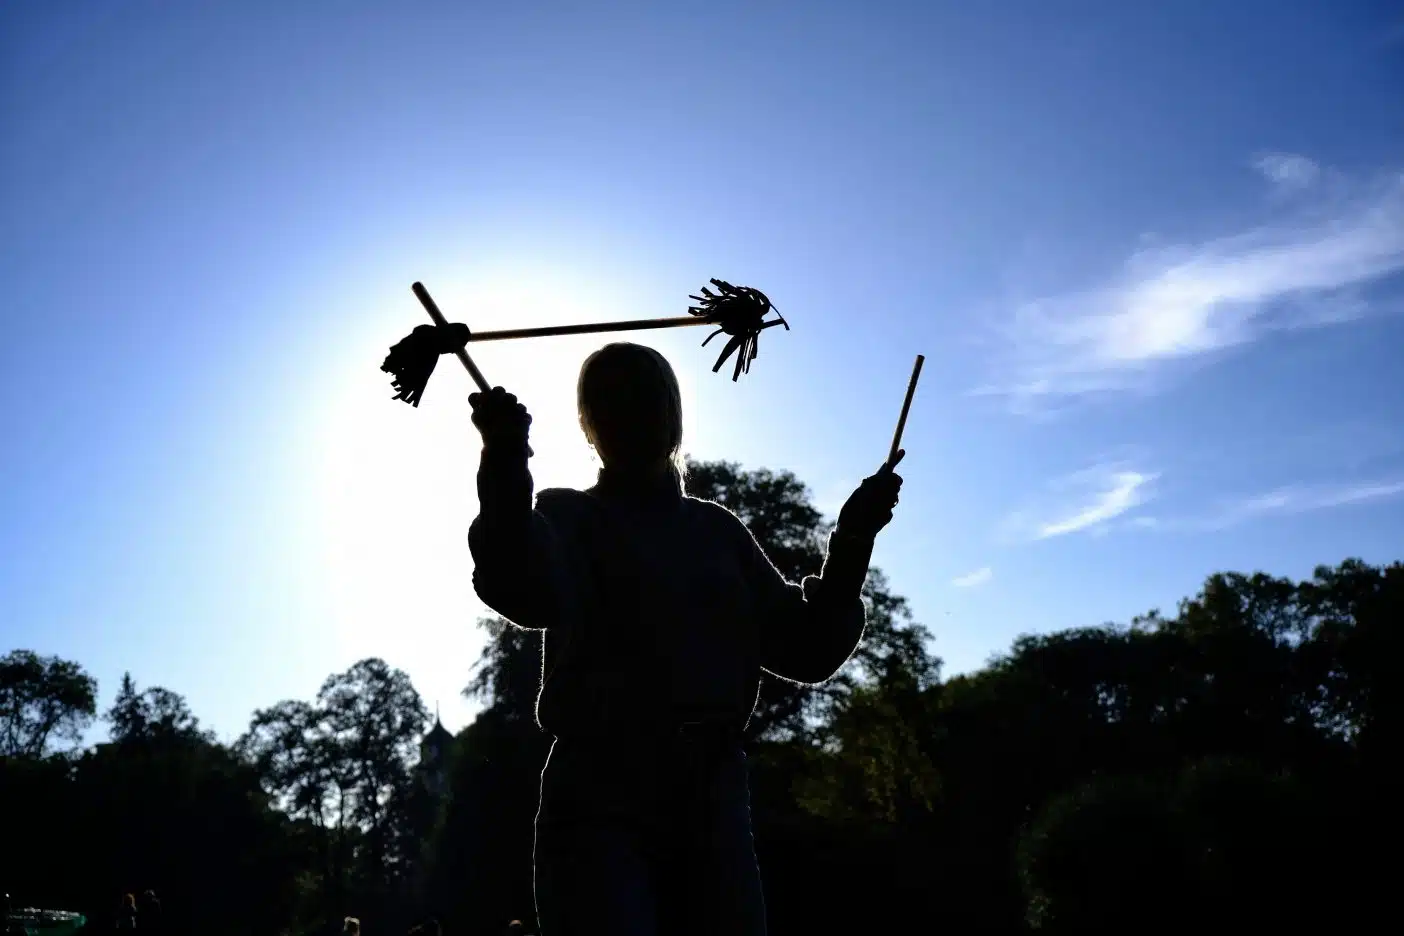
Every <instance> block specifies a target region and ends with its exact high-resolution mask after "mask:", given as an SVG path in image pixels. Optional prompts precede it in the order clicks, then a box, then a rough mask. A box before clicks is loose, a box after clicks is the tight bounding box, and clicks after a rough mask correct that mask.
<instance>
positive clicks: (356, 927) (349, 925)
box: [341, 916, 361, 936]
mask: <svg viewBox="0 0 1404 936" xmlns="http://www.w3.org/2000/svg"><path fill="white" fill-rule="evenodd" d="M341 933H342V936H361V921H360V920H358V919H356V918H355V917H350V916H349V917H347V918H346V919H345V920H342V921H341Z"/></svg>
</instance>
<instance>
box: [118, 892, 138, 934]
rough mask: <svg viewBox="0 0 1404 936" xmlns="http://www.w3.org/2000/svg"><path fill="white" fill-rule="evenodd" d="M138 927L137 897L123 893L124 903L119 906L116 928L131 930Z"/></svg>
mask: <svg viewBox="0 0 1404 936" xmlns="http://www.w3.org/2000/svg"><path fill="white" fill-rule="evenodd" d="M136 928H137V907H136V898H135V897H133V896H132V895H131V894H123V895H122V903H121V905H120V906H119V907H118V908H117V922H116V926H115V927H114V929H119V930H129V929H136Z"/></svg>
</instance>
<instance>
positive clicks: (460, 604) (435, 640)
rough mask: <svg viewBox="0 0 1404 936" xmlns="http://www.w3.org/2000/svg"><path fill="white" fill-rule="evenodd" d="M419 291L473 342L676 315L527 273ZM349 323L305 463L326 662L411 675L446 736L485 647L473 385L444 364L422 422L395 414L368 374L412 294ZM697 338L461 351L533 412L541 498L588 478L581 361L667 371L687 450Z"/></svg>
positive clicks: (379, 380)
mask: <svg viewBox="0 0 1404 936" xmlns="http://www.w3.org/2000/svg"><path fill="white" fill-rule="evenodd" d="M425 285H426V286H427V287H428V289H429V291H430V293H431V294H432V295H433V296H434V298H435V300H436V301H437V302H438V304H439V306H440V308H441V309H443V311H444V314H445V315H446V316H447V317H448V319H449V320H450V321H462V322H467V323H468V324H469V326H470V327H472V328H477V329H484V330H485V329H490V328H505V327H513V326H526V325H538V324H542V325H544V324H555V323H563V322H590V321H610V320H615V319H622V318H635V317H649V316H652V315H668V314H678V311H679V310H673V311H671V312H670V311H668V310H662V311H661V312H660V311H659V310H656V309H643V308H628V307H623V306H616V307H612V308H611V307H606V306H604V305H601V304H599V303H592V302H586V301H581V300H580V299H577V298H575V297H577V296H580V295H582V294H584V295H601V294H602V291H600V290H594V289H590V290H587V289H582V288H581V284H579V283H573V284H569V285H566V284H562V283H558V282H553V281H552V280H551V278H550V277H548V276H544V275H539V274H537V275H533V272H532V271H521V270H513V271H506V272H503V271H498V272H497V274H496V275H494V276H493V277H491V278H488V277H475V278H473V279H471V280H470V279H468V278H462V279H459V280H458V281H454V280H453V279H451V278H435V277H430V276H426V277H425ZM587 285H589V284H587ZM372 303H374V306H375V307H373V308H372V307H371V304H372ZM355 311H359V313H360V314H359V315H353V318H354V320H355V321H357V322H358V323H363V324H364V327H361V328H359V330H358V333H357V334H356V335H355V336H354V337H352V338H350V339H348V341H347V343H346V345H345V346H344V347H343V348H342V349H340V351H339V353H338V359H337V362H336V365H335V373H334V374H333V375H332V376H331V379H330V380H329V386H330V388H331V389H330V390H329V391H328V393H327V396H326V399H325V401H324V409H323V414H324V415H322V416H321V417H320V418H319V419H318V423H319V426H320V432H319V433H318V434H319V436H320V438H321V443H320V445H319V446H318V447H317V451H316V456H315V458H314V459H313V466H314V468H313V471H314V479H313V482H312V487H313V488H314V490H315V491H316V492H317V497H316V499H317V501H318V504H319V509H318V510H317V511H315V512H314V514H313V522H314V523H316V524H317V525H318V527H319V528H320V535H319V536H314V537H312V539H313V541H316V542H320V543H321V544H322V545H321V553H322V555H321V557H320V558H321V567H322V569H323V574H322V581H321V583H320V588H321V589H323V590H324V593H325V594H326V595H327V596H328V599H329V604H330V606H331V607H332V608H333V609H334V612H333V614H334V621H335V625H334V627H333V628H331V633H332V634H333V635H334V636H333V640H334V642H335V646H333V647H328V648H327V649H328V650H329V651H330V652H332V653H333V654H335V655H336V656H337V657H338V658H341V659H346V660H351V659H355V658H359V657H361V656H367V655H378V656H382V657H385V658H386V659H387V660H389V661H390V662H391V663H392V664H393V665H396V666H399V667H402V668H404V669H406V670H407V671H409V672H411V673H413V674H414V677H415V681H416V684H417V685H419V687H420V690H421V692H423V694H424V695H425V697H426V699H425V700H426V702H427V703H428V704H429V705H430V707H431V708H432V707H433V706H434V705H435V704H436V703H437V704H439V705H440V706H441V709H442V712H443V715H444V718H445V721H446V722H448V723H449V724H450V726H451V727H456V726H457V725H460V724H463V723H464V722H466V721H467V720H468V718H469V717H470V714H471V712H472V711H473V708H474V707H473V706H472V705H470V704H469V703H467V702H466V701H465V700H463V699H461V698H460V697H459V696H458V692H459V690H460V689H461V688H462V687H463V686H464V685H465V684H466V682H467V680H468V678H469V675H470V667H471V665H472V663H473V661H474V660H475V659H477V656H478V652H479V650H480V649H481V645H482V636H481V631H480V630H479V629H478V628H476V627H475V626H474V622H475V621H476V620H477V618H478V617H480V616H481V615H483V614H484V613H486V611H485V609H484V608H483V606H482V605H481V604H480V602H479V601H478V600H477V597H476V596H475V595H474V594H473V589H472V579H471V570H472V566H471V560H470V557H469V554H468V546H467V530H468V524H469V522H470V521H471V519H472V517H473V516H474V514H475V513H476V511H477V497H476V491H475V483H474V474H475V471H476V468H477V455H478V449H479V442H478V436H477V432H476V430H475V429H474V428H473V426H472V423H471V422H470V410H469V407H468V404H467V396H468V394H469V393H470V392H472V390H473V386H472V381H471V378H469V376H468V374H467V373H466V372H465V371H464V369H463V367H462V366H461V365H460V364H459V362H458V361H457V360H456V359H454V358H452V357H448V356H445V357H443V358H441V359H440V362H439V365H438V367H437V368H436V370H435V372H434V376H433V379H432V380H431V381H430V383H429V387H428V390H427V391H426V393H425V395H424V398H423V400H422V402H421V403H420V406H419V408H418V409H414V408H411V407H409V406H406V405H405V404H403V403H400V402H396V401H394V400H393V399H392V391H391V388H390V377H389V375H387V374H384V373H382V372H381V371H380V370H379V369H378V367H379V364H380V362H381V360H383V358H384V355H385V353H386V350H387V349H388V347H389V345H390V344H391V343H393V342H394V341H396V340H398V339H399V338H401V337H403V336H404V334H406V333H408V332H409V330H410V329H412V328H413V327H415V326H416V325H419V324H421V323H422V322H424V321H426V320H427V316H426V315H425V313H424V311H423V309H422V308H421V307H420V306H419V304H418V302H417V301H416V300H415V299H414V297H413V295H412V294H411V293H410V290H409V282H408V281H407V282H405V283H404V284H403V290H402V294H400V295H396V296H389V297H386V296H376V297H375V298H374V299H373V300H369V299H368V300H367V307H366V308H364V309H361V310H353V312H355ZM700 335H701V333H700V332H699V330H697V329H683V330H677V331H673V332H649V333H630V334H626V335H586V336H580V337H569V338H547V339H537V340H529V341H510V342H489V343H483V344H470V345H469V352H470V353H471V354H472V355H473V359H474V361H475V362H476V363H477V364H478V366H479V368H480V369H481V370H482V371H483V373H484V375H485V376H486V377H487V379H488V380H489V381H490V382H492V383H494V384H501V385H503V386H505V387H507V388H508V389H509V390H511V391H512V392H514V393H516V394H517V395H518V397H519V398H521V399H522V400H523V402H525V403H526V405H527V407H528V409H529V410H530V411H531V413H532V417H533V423H532V447H533V449H534V450H535V453H536V454H535V457H534V458H533V459H532V462H531V467H532V473H533V476H534V478H535V480H536V485H537V489H538V490H540V489H541V488H542V487H558V486H569V487H580V486H588V485H589V484H590V483H592V482H593V479H594V475H595V471H596V470H597V467H598V463H597V462H596V461H595V459H594V456H593V453H592V452H591V450H590V449H589V448H588V446H587V445H586V443H585V441H584V436H583V434H582V433H581V431H580V429H579V424H578V421H577V418H576V412H575V379H576V375H577V373H578V372H579V368H580V363H581V361H583V360H584V358H585V356H586V355H588V354H589V353H590V352H591V351H592V350H594V349H595V348H597V347H599V346H600V345H602V344H604V343H606V342H607V341H610V340H638V341H641V342H648V343H650V344H652V345H654V346H655V347H658V348H659V349H660V350H662V351H664V353H665V354H667V355H668V357H669V359H670V360H671V361H672V362H673V364H674V366H675V367H676V368H677V371H678V379H679V383H680V384H681V386H682V391H683V404H684V410H685V414H686V416H685V419H686V427H685V429H686V432H685V435H686V438H687V440H688V441H689V442H691V441H693V440H694V439H695V434H694V433H693V432H692V430H693V429H694V415H693V411H694V409H695V407H693V405H692V403H693V401H694V399H695V393H694V387H695V383H696V374H695V373H694V371H696V370H698V369H699V367H700V365H696V366H695V362H693V361H689V360H687V358H685V357H684V356H683V354H682V353H680V351H681V348H682V346H686V347H688V348H690V349H691V351H692V355H695V353H696V351H695V345H696V339H697V338H698V337H700ZM673 336H678V337H680V338H682V339H683V340H681V341H679V340H677V339H676V338H674V337H673ZM675 349H676V350H675ZM709 360H710V359H709Z"/></svg>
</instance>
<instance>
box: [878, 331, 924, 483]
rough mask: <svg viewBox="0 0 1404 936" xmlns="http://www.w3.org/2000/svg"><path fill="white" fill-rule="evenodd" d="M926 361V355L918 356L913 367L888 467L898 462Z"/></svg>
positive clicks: (894, 435)
mask: <svg viewBox="0 0 1404 936" xmlns="http://www.w3.org/2000/svg"><path fill="white" fill-rule="evenodd" d="M925 360H926V355H924V354H918V355H917V356H916V364H914V365H912V379H911V381H910V382H909V383H908V384H907V398H906V399H905V400H903V401H902V415H901V416H899V417H898V419H897V431H896V432H895V433H894V434H893V436H892V450H891V451H889V452H888V453H887V464H888V465H891V464H892V463H893V462H895V461H896V460H897V450H898V449H900V448H901V447H902V430H903V429H906V428H907V412H908V411H909V410H910V409H911V408H912V395H913V394H914V393H916V385H917V381H918V380H920V379H921V365H922V363H923V362H924V361H925Z"/></svg>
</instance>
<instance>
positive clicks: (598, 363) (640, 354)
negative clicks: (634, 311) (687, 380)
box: [575, 342, 682, 476]
mask: <svg viewBox="0 0 1404 936" xmlns="http://www.w3.org/2000/svg"><path fill="white" fill-rule="evenodd" d="M575 397H576V406H577V408H578V409H579V411H580V428H581V429H583V430H584V431H585V438H586V439H588V440H589V442H590V444H591V445H592V446H594V448H595V451H596V452H597V453H598V454H599V456H600V461H602V462H604V465H605V467H606V468H615V469H619V470H623V471H642V470H648V469H654V468H658V469H664V468H671V469H673V470H674V471H675V472H677V473H678V474H679V476H680V475H681V465H680V464H679V460H680V458H681V452H682V393H681V392H680V391H679V390H678V378H677V376H676V375H675V374H674V373H673V368H672V367H671V366H670V365H669V364H668V360H667V359H666V358H665V357H663V355H661V354H659V353H658V352H657V351H655V350H653V349H652V348H646V347H644V346H643V345H636V344H629V343H627V342H617V343H614V344H607V345H605V346H604V347H603V348H600V349H599V350H598V351H596V352H595V353H594V354H591V355H590V356H589V357H587V358H586V359H585V363H584V364H582V365H581V366H580V379H579V381H577V383H576V387H575Z"/></svg>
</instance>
